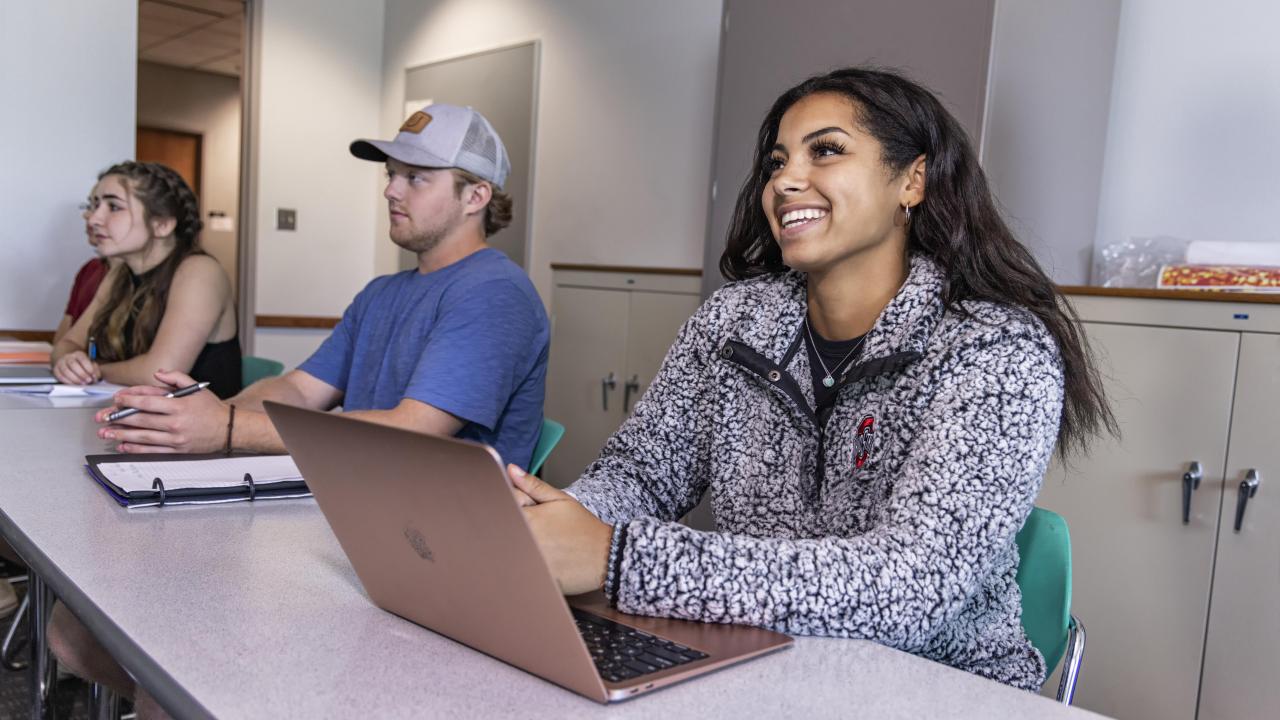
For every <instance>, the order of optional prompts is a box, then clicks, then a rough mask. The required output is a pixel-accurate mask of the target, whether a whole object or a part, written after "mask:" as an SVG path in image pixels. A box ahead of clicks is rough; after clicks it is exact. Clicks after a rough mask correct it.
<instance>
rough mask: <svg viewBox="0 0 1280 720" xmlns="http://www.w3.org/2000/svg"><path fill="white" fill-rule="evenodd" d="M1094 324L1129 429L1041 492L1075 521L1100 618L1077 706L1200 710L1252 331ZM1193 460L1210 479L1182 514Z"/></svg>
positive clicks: (1086, 600) (1075, 547)
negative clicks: (1231, 444) (1238, 385)
mask: <svg viewBox="0 0 1280 720" xmlns="http://www.w3.org/2000/svg"><path fill="white" fill-rule="evenodd" d="M1084 328H1085V332H1086V333H1087V335H1088V337H1089V341H1090V342H1091V343H1092V344H1093V347H1094V349H1095V351H1096V352H1097V353H1098V356H1099V360H1100V365H1101V369H1102V372H1103V375H1104V376H1105V377H1106V388H1107V393H1108V397H1109V398H1110V401H1111V403H1112V409H1113V410H1114V411H1115V413H1116V417H1117V419H1118V420H1119V421H1120V424H1121V430H1122V432H1123V437H1122V438H1121V440H1120V441H1118V442H1116V441H1110V442H1098V443H1097V444H1095V446H1094V447H1093V448H1092V449H1091V451H1090V452H1089V454H1088V455H1087V456H1086V457H1082V458H1076V459H1074V461H1073V463H1072V467H1070V468H1068V469H1066V470H1064V469H1063V468H1062V467H1061V466H1057V465H1055V467H1054V468H1053V469H1052V470H1051V471H1050V473H1049V475H1048V476H1047V477H1046V478H1045V483H1044V487H1043V489H1042V490H1041V493H1040V497H1039V498H1038V500H1037V504H1038V505H1041V506H1043V507H1046V508H1048V509H1050V510H1053V511H1055V512H1058V513H1060V514H1061V515H1062V516H1063V517H1065V518H1066V520H1067V523H1068V525H1069V526H1070V529H1071V545H1072V577H1073V582H1072V586H1073V590H1074V593H1073V602H1072V611H1073V612H1074V613H1075V614H1076V615H1078V616H1079V617H1080V619H1081V620H1082V621H1083V622H1084V624H1085V627H1086V628H1087V629H1088V644H1087V647H1086V650H1085V656H1084V666H1083V670H1082V675H1081V679H1080V686H1079V690H1078V692H1077V694H1076V698H1075V704H1076V705H1078V706H1081V707H1084V708H1087V709H1089V710H1094V711H1096V712H1100V713H1103V714H1105V715H1110V716H1114V717H1122V718H1131V719H1134V720H1140V719H1142V718H1152V719H1153V720H1154V719H1156V718H1159V719H1160V720H1178V719H1182V720H1192V718H1194V717H1195V707H1196V694H1197V688H1198V685H1199V678H1200V658H1201V651H1202V649H1203V646H1204V632H1205V624H1206V618H1207V615H1208V606H1209V586H1210V582H1211V579H1212V575H1213V550H1214V541H1215V538H1216V536H1217V531H1218V511H1219V507H1220V504H1221V488H1222V485H1221V478H1222V473H1223V470H1224V465H1225V462H1226V456H1227V433H1228V423H1229V420H1230V413H1231V400H1232V394H1233V392H1234V379H1235V370H1236V354H1237V349H1238V345H1239V337H1240V336H1239V334H1238V333H1234V332H1215V331H1205V330H1185V329H1175V328H1157V327H1148V326H1139V325H1119V324H1107V323H1084ZM1192 461H1198V462H1199V463H1200V464H1201V466H1202V468H1203V475H1204V479H1203V480H1202V481H1201V484H1200V487H1199V489H1198V490H1196V491H1195V492H1193V493H1192V498H1191V512H1190V517H1189V522H1188V523H1187V524H1183V522H1182V477H1183V473H1184V471H1186V470H1187V467H1188V464H1189V463H1191V462H1192ZM1046 687H1047V688H1048V690H1050V691H1051V690H1052V689H1055V688H1056V687H1057V684H1056V683H1055V682H1052V681H1051V682H1050V683H1048V685H1047V686H1046Z"/></svg>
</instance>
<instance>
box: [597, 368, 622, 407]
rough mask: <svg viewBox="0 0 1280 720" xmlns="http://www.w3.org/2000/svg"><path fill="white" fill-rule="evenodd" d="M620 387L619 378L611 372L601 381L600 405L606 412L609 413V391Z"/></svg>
mask: <svg viewBox="0 0 1280 720" xmlns="http://www.w3.org/2000/svg"><path fill="white" fill-rule="evenodd" d="M616 387H618V378H616V377H615V376H614V374H613V371H612V370H610V371H609V374H608V375H607V376H605V377H603V378H601V379H600V403H601V404H602V405H603V406H604V410H605V412H608V411H609V391H610V390H613V389H614V388H616Z"/></svg>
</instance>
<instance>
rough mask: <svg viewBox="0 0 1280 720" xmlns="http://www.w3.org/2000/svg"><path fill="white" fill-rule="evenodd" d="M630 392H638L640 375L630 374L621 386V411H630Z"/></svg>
mask: <svg viewBox="0 0 1280 720" xmlns="http://www.w3.org/2000/svg"><path fill="white" fill-rule="evenodd" d="M631 393H636V394H637V395H639V394H640V376H639V375H632V376H631V379H630V380H628V381H627V384H626V385H623V386H622V412H623V413H624V414H625V413H629V412H631Z"/></svg>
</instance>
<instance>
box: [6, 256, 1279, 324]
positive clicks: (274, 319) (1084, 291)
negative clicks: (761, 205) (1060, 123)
mask: <svg viewBox="0 0 1280 720" xmlns="http://www.w3.org/2000/svg"><path fill="white" fill-rule="evenodd" d="M551 268H552V269H553V270H585V271H588V272H618V273H636V274H643V275H687V276H691V277H699V276H701V275H702V271H701V270H695V269H692V268H653V267H648V268H646V267H627V266H623V265H583V264H577V263H552V264H551ZM1058 290H1059V291H1060V292H1061V293H1062V294H1063V295H1085V296H1090V297H1125V298H1145V299H1149V300H1196V301H1201V302H1233V303H1259V304H1263V305H1280V293H1277V294H1264V293H1247V292H1221V291H1216V290H1154V289H1147V288H1105V287H1092V286H1086V285H1059V286H1058ZM339 320H340V318H336V317H318V316H313V315H256V316H254V325H256V326H257V327H260V328H304V329H319V330H332V329H333V328H334V326H336V325H337V324H338V321H339ZM0 337H11V338H13V339H15V340H35V341H41V340H42V341H44V342H53V331H52V330H4V329H0Z"/></svg>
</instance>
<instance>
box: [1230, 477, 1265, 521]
mask: <svg viewBox="0 0 1280 720" xmlns="http://www.w3.org/2000/svg"><path fill="white" fill-rule="evenodd" d="M1261 484H1262V476H1261V475H1259V474H1258V471H1257V470H1255V469H1253V468H1250V469H1249V472H1247V473H1245V474H1244V479H1243V480H1241V481H1240V492H1239V493H1238V494H1237V495H1236V532H1240V525H1241V524H1242V523H1243V522H1244V508H1245V506H1246V505H1248V504H1249V500H1250V499H1252V498H1253V496H1254V495H1257V494H1258V486H1259V485H1261Z"/></svg>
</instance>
